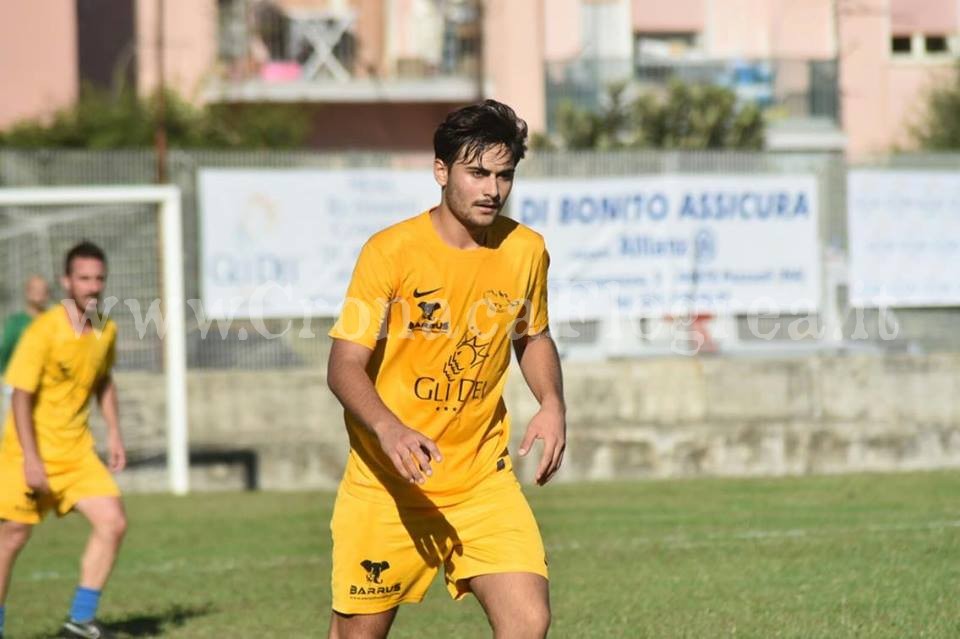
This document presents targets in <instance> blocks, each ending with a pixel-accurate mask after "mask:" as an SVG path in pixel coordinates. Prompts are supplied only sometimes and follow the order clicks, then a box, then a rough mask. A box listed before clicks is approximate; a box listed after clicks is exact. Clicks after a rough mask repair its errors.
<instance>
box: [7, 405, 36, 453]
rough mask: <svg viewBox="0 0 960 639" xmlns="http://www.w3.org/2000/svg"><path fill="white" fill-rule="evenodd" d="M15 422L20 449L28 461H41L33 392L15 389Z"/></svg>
mask: <svg viewBox="0 0 960 639" xmlns="http://www.w3.org/2000/svg"><path fill="white" fill-rule="evenodd" d="M11 405H12V407H13V423H14V425H15V427H16V429H17V438H18V439H19V440H20V449H21V450H22V451H23V458H24V460H26V461H40V451H39V449H38V448H37V434H36V432H35V431H34V428H33V393H28V392H26V391H23V390H20V389H19V388H15V389H13V399H12V400H11Z"/></svg>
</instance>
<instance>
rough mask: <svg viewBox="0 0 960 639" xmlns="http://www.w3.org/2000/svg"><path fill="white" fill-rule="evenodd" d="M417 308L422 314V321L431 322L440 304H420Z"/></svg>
mask: <svg viewBox="0 0 960 639" xmlns="http://www.w3.org/2000/svg"><path fill="white" fill-rule="evenodd" d="M417 308H419V309H420V312H421V313H423V321H426V322H430V321H433V314H434V313H436V312H437V311H439V310H440V302H420V303H419V304H417Z"/></svg>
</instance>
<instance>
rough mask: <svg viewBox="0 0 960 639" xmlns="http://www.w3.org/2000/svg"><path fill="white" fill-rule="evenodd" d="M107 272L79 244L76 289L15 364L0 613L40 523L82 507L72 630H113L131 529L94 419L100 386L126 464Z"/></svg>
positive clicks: (0, 527) (4, 454)
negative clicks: (107, 613)
mask: <svg viewBox="0 0 960 639" xmlns="http://www.w3.org/2000/svg"><path fill="white" fill-rule="evenodd" d="M106 278H107V264H106V256H105V255H104V253H103V251H102V250H101V249H100V248H99V247H97V246H96V245H94V244H92V243H90V242H82V243H80V244H78V245H77V246H75V247H73V248H72V249H71V250H70V251H69V252H68V253H67V256H66V260H65V268H64V275H63V277H62V279H61V284H62V286H63V290H64V292H65V293H66V294H67V296H68V297H67V298H66V299H64V300H63V303H61V304H56V305H54V306H53V307H52V308H51V309H49V310H47V311H46V312H44V313H43V314H41V315H40V316H38V317H37V318H36V319H35V320H34V321H33V322H32V323H31V324H30V326H29V327H28V328H27V329H26V331H25V332H24V334H23V337H22V338H21V339H20V342H19V343H18V344H17V348H16V350H15V352H14V354H13V359H12V360H11V361H10V365H9V366H8V367H7V371H6V383H7V384H8V385H10V386H12V387H13V389H14V391H13V402H12V409H11V411H10V414H9V415H8V416H7V424H6V432H5V434H4V438H3V443H2V445H0V620H2V612H3V602H4V600H5V598H6V594H7V587H8V586H9V583H10V572H11V570H12V569H13V563H14V560H15V559H16V557H17V554H18V553H19V552H20V550H21V549H22V548H23V546H24V545H25V544H26V543H27V540H28V539H29V537H30V532H31V531H32V529H33V527H34V525H36V524H38V523H39V522H40V520H41V518H42V517H43V516H44V515H45V514H46V513H47V511H49V510H51V509H56V513H57V515H58V516H63V515H66V514H67V513H69V512H71V511H73V510H76V511H78V512H79V513H80V514H82V515H83V516H84V517H86V519H87V520H89V522H90V524H91V526H92V528H93V530H92V533H91V535H90V540H89V542H88V543H87V548H86V551H85V552H84V554H83V559H82V561H81V563H80V584H79V586H78V587H77V590H76V593H75V595H74V600H73V604H72V606H71V608H70V613H69V617H68V619H67V621H66V623H65V624H64V626H63V629H62V635H61V636H66V637H105V636H107V635H106V634H105V631H104V629H103V628H102V626H100V624H98V623H97V622H96V621H95V616H96V610H97V605H98V603H99V599H100V593H101V591H102V590H103V587H104V585H105V584H106V582H107V578H108V577H109V575H110V571H111V569H112V568H113V563H114V559H115V558H116V556H117V552H118V550H119V548H120V542H121V540H122V539H123V535H124V531H125V530H126V516H125V514H124V510H123V504H122V502H121V500H120V491H119V490H118V489H117V485H116V483H115V482H114V480H113V477H112V476H111V474H110V472H109V471H108V470H107V468H106V467H105V466H104V465H103V463H101V461H100V459H99V458H98V457H97V454H96V451H95V450H94V441H93V437H92V435H91V434H90V427H89V425H88V423H87V417H88V415H89V412H90V409H89V403H90V401H89V400H90V398H91V396H94V395H95V396H96V398H97V400H98V402H99V404H100V410H101V412H102V413H103V418H104V421H105V422H106V425H107V444H108V447H109V454H110V460H109V461H110V469H111V470H112V471H114V472H119V471H120V470H122V469H123V467H124V466H125V465H126V454H125V452H124V447H123V439H122V438H121V435H120V427H119V423H118V415H117V389H116V386H114V383H113V379H112V378H111V376H110V369H111V368H112V366H113V362H114V358H115V353H116V347H115V345H116V336H117V328H116V325H115V324H114V323H113V322H112V321H110V320H108V319H104V318H102V317H100V315H99V314H98V313H99V311H98V307H99V301H100V295H101V293H102V292H103V287H104V284H105V282H106ZM0 633H2V627H0Z"/></svg>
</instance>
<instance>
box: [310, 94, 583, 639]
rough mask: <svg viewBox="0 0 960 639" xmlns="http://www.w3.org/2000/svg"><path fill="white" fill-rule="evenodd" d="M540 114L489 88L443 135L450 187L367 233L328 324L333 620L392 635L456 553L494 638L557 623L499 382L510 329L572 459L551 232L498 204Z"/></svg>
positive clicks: (457, 570) (549, 432)
mask: <svg viewBox="0 0 960 639" xmlns="http://www.w3.org/2000/svg"><path fill="white" fill-rule="evenodd" d="M526 133H527V126H526V123H525V122H523V120H520V119H519V118H518V117H517V116H516V114H515V113H514V111H513V110H512V109H511V108H510V107H508V106H507V105H505V104H501V103H499V102H496V101H493V100H487V101H485V102H483V103H482V104H477V105H473V106H468V107H465V108H463V109H460V110H458V111H455V112H453V113H451V114H450V115H448V116H447V118H446V119H445V120H444V122H443V123H442V124H441V125H440V126H439V128H438V129H437V131H436V133H435V135H434V150H435V158H436V159H435V160H434V168H433V172H434V177H435V178H436V181H437V183H438V184H439V185H440V187H441V201H440V204H439V205H438V206H437V207H435V208H433V209H431V210H429V211H425V212H423V213H421V214H419V215H417V216H415V217H413V218H410V219H408V220H406V221H403V222H400V223H399V224H396V225H394V226H391V227H389V228H387V229H385V230H383V231H381V232H379V233H377V234H375V235H374V236H373V237H371V238H370V239H369V241H368V242H367V243H366V244H365V245H364V247H363V249H362V250H361V252H360V256H359V258H358V260H357V264H356V268H355V270H354V273H353V278H352V281H351V283H350V286H349V289H348V291H347V297H346V300H345V301H344V306H343V310H342V312H341V315H340V318H339V319H338V321H337V323H336V325H335V326H334V328H333V329H332V330H331V332H330V335H331V336H332V337H333V338H334V343H333V347H332V350H331V353H330V361H329V370H328V384H329V386H330V388H331V390H332V391H333V392H334V394H335V395H336V396H337V398H338V399H339V400H340V402H341V403H342V404H343V406H344V409H345V420H346V426H347V431H348V434H349V438H350V454H349V457H348V461H347V467H346V470H345V472H344V476H343V480H342V482H341V484H340V489H339V491H338V494H337V500H336V505H335V507H334V513H333V519H332V522H331V531H332V534H333V579H332V582H333V614H332V618H331V624H330V633H329V636H330V637H332V638H337V639H343V638H348V637H350V638H352V637H364V638H368V637H385V636H386V635H387V633H388V631H389V629H390V626H391V624H392V623H393V620H394V617H395V616H396V612H397V607H398V605H399V604H401V603H415V602H418V601H420V600H421V599H422V598H423V596H424V594H425V592H426V590H427V588H428V587H429V585H430V582H431V581H432V580H433V578H434V576H435V575H436V574H437V572H438V571H439V570H440V569H443V571H444V576H445V578H446V584H447V588H448V590H449V592H450V594H451V596H453V597H454V598H456V599H459V598H461V597H463V596H465V595H466V594H468V593H473V594H474V595H475V596H476V597H477V598H478V600H479V601H480V604H481V605H482V607H483V609H484V611H485V612H486V615H487V618H488V619H489V621H490V625H491V626H492V628H493V633H494V636H495V637H498V638H518V639H520V638H527V637H537V638H539V637H543V636H545V635H546V633H547V628H548V626H549V623H550V604H549V594H548V588H547V560H546V556H545V553H544V548H543V542H542V541H541V538H540V532H539V530H538V528H537V523H536V521H535V520H534V518H533V514H532V512H531V510H530V507H529V506H528V505H527V501H526V499H525V498H524V496H523V493H522V492H521V490H520V486H519V484H518V482H517V480H516V478H515V476H514V474H513V471H512V465H511V462H510V456H509V452H508V443H509V440H510V420H509V416H508V415H507V411H506V408H505V406H504V402H503V398H502V394H503V388H504V384H505V381H506V371H507V367H508V365H509V363H510V357H511V354H510V350H511V346H512V347H513V349H514V350H515V351H516V354H517V359H518V361H519V364H520V368H521V370H522V372H523V375H524V377H525V379H526V381H527V383H528V385H529V386H530V388H531V390H532V391H533V394H534V395H535V396H536V398H537V400H538V401H539V403H540V410H539V412H538V413H537V414H536V416H535V417H534V418H533V420H532V421H531V422H530V424H529V425H528V426H527V430H526V433H525V436H524V437H523V440H522V443H521V444H520V450H519V454H520V455H526V454H527V453H528V452H529V451H530V449H531V447H532V445H533V443H534V440H537V439H540V440H542V441H543V451H542V455H541V457H540V461H539V465H538V468H537V473H536V479H537V482H538V483H539V484H541V485H542V484H544V483H546V482H547V481H548V480H549V479H550V478H551V477H552V476H553V474H554V473H555V472H556V471H557V469H558V468H559V467H560V463H561V461H562V459H563V451H564V446H565V434H566V422H565V406H564V400H563V391H562V383H561V373H560V361H559V357H558V355H557V350H556V347H555V345H554V343H553V341H552V339H551V338H550V336H549V333H548V330H547V329H548V322H547V266H548V264H549V258H548V255H547V252H546V249H545V247H544V242H543V238H542V237H541V236H540V235H538V234H537V233H535V232H534V231H532V230H530V229H528V228H526V227H524V226H522V225H520V224H518V223H517V222H514V221H513V220H510V219H508V218H506V217H502V216H501V215H500V212H501V210H502V209H503V206H504V204H505V202H506V201H507V196H508V195H509V194H510V189H511V186H512V184H513V177H514V170H515V168H516V165H517V162H519V161H520V159H521V158H522V157H523V155H524V152H525V140H526Z"/></svg>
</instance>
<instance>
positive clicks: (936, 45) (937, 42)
mask: <svg viewBox="0 0 960 639" xmlns="http://www.w3.org/2000/svg"><path fill="white" fill-rule="evenodd" d="M924 41H925V47H924V48H925V49H926V52H927V53H948V52H949V48H948V47H947V38H946V36H942V35H927V36H924Z"/></svg>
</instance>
